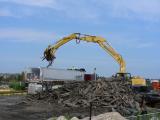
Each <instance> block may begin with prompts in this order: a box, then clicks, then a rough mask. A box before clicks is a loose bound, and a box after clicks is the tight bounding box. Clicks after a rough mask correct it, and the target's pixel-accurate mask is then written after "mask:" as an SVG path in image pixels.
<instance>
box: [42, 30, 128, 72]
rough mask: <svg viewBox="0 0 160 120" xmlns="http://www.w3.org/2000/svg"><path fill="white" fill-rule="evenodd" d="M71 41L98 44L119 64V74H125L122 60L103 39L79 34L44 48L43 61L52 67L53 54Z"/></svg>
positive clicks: (124, 65)
mask: <svg viewBox="0 0 160 120" xmlns="http://www.w3.org/2000/svg"><path fill="white" fill-rule="evenodd" d="M71 40H76V41H78V42H80V41H81V40H82V41H86V42H93V43H97V44H99V46H100V47H102V48H103V49H104V50H105V51H106V52H107V53H109V54H110V55H111V56H112V57H113V58H114V59H115V60H116V62H117V63H118V64H119V66H120V70H119V73H122V74H123V73H126V64H125V61H124V59H123V58H122V56H121V55H120V54H119V53H117V52H116V51H115V50H114V49H113V48H112V47H111V46H110V45H109V43H108V42H107V41H106V40H105V39H104V38H102V37H99V36H92V35H85V34H80V33H73V34H71V35H69V36H67V37H64V38H62V39H60V40H59V41H57V42H56V43H55V44H54V45H49V46H48V48H46V50H45V51H44V59H46V60H47V61H48V62H49V65H48V66H50V65H52V62H53V61H54V59H55V58H56V57H55V52H56V51H57V49H58V48H59V47H61V46H62V45H64V44H66V43H67V42H69V41H71Z"/></svg>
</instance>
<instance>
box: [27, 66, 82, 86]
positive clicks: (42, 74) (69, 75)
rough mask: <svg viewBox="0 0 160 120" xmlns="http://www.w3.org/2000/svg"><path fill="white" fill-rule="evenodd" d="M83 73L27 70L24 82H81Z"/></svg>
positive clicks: (50, 69)
mask: <svg viewBox="0 0 160 120" xmlns="http://www.w3.org/2000/svg"><path fill="white" fill-rule="evenodd" d="M84 74H85V71H79V70H67V69H55V68H45V67H40V68H27V69H26V70H25V80H26V81H27V82H36V83H37V82H44V81H70V80H71V81H73V80H77V81H82V80H84Z"/></svg>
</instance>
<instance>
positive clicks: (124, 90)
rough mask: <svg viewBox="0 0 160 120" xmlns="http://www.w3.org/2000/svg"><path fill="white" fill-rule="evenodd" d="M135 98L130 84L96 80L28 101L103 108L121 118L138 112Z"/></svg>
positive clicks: (45, 93) (138, 108) (76, 83)
mask: <svg viewBox="0 0 160 120" xmlns="http://www.w3.org/2000/svg"><path fill="white" fill-rule="evenodd" d="M136 97H137V96H136V95H135V94H134V93H133V92H132V89H131V86H130V83H129V82H128V81H124V80H96V81H83V82H69V83H65V84H64V85H63V86H62V87H60V88H58V89H56V90H53V91H52V92H49V93H47V92H42V93H39V94H36V95H29V96H28V97H27V99H28V100H32V101H33V100H39V101H41V100H42V101H46V102H50V103H51V102H53V103H57V104H60V105H63V106H66V107H74V108H75V107H77V108H78V107H80V108H82V107H83V108H85V107H89V106H90V105H91V104H92V106H93V107H94V109H95V108H105V109H108V111H110V112H119V113H120V114H121V115H123V116H126V115H127V116H128V115H133V114H136V113H137V112H139V110H140V107H139V103H138V102H136V100H135V98H136Z"/></svg>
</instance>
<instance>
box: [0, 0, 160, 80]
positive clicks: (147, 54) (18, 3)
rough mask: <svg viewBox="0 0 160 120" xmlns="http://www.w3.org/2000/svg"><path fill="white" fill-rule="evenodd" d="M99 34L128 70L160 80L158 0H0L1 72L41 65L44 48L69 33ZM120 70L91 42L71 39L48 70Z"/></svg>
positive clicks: (105, 72)
mask: <svg viewBox="0 0 160 120" xmlns="http://www.w3.org/2000/svg"><path fill="white" fill-rule="evenodd" d="M77 32H78V33H84V34H89V35H96V36H101V37H103V38H105V39H106V40H107V42H108V43H109V44H110V45H111V46H112V47H113V48H114V49H115V50H116V51H117V52H118V53H119V54H121V55H122V56H123V58H124V60H125V61H126V69H127V72H129V73H131V74H132V75H139V76H142V77H145V78H160V60H159V59H160V54H159V51H160V47H159V44H160V40H159V38H160V1H159V0H110V1H109V0H78V1H77V0H0V55H1V59H0V72H1V73H6V72H9V73H16V72H22V71H23V70H25V69H26V68H27V67H40V66H41V67H45V66H47V64H48V63H47V62H46V61H42V57H43V51H44V50H45V48H46V47H47V46H48V45H50V44H51V45H52V44H54V43H55V42H56V41H58V40H59V39H61V38H63V37H65V36H68V35H70V34H72V33H77ZM72 66H75V67H77V68H85V69H86V70H87V72H88V73H92V72H93V70H94V68H96V72H97V74H99V75H100V76H111V75H112V74H115V73H116V72H118V71H119V65H118V64H117V62H116V61H115V60H114V59H113V58H112V57H111V56H110V55H108V54H107V53H106V52H105V51H104V50H103V49H102V48H100V47H99V46H98V45H97V44H95V43H86V42H83V41H81V42H80V44H76V42H75V40H73V41H71V42H69V43H67V44H65V45H64V46H62V47H60V48H59V49H58V50H57V52H56V60H55V61H54V64H53V65H52V67H53V68H64V69H66V68H71V67H72Z"/></svg>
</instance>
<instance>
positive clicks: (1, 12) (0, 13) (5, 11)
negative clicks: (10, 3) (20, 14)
mask: <svg viewBox="0 0 160 120" xmlns="http://www.w3.org/2000/svg"><path fill="white" fill-rule="evenodd" d="M0 16H5V17H6V16H8V17H13V16H14V15H13V13H12V12H11V11H10V10H9V9H6V8H1V9H0Z"/></svg>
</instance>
